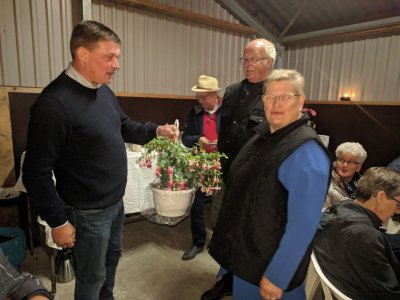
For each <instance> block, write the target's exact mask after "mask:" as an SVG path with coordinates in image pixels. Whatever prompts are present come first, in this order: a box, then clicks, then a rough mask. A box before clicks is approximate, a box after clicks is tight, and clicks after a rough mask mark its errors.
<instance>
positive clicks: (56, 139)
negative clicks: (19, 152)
mask: <svg viewBox="0 0 400 300" xmlns="http://www.w3.org/2000/svg"><path fill="white" fill-rule="evenodd" d="M156 129H157V126H156V125H154V124H140V123H137V122H133V121H132V120H130V119H129V118H128V117H127V116H126V115H125V114H124V113H123V111H122V110H121V108H120V107H119V105H118V100H117V98H116V96H115V95H114V93H113V92H112V90H111V89H110V88H109V87H108V86H106V85H102V86H101V87H100V88H99V89H89V88H86V87H84V86H83V85H81V84H79V83H78V82H76V81H75V80H73V79H71V78H70V77H68V76H67V75H65V73H64V72H63V73H62V74H61V75H60V76H59V77H58V78H56V79H55V80H54V81H53V82H51V83H50V84H49V85H48V86H47V87H46V88H45V89H44V90H43V92H42V93H41V94H40V96H39V97H38V99H37V101H36V102H35V103H34V105H33V106H32V108H31V116H30V121H29V127H28V142H27V152H26V156H25V162H24V165H23V182H24V184H25V187H26V189H27V191H28V194H29V197H30V199H31V201H32V204H33V206H34V207H35V209H36V210H37V211H38V213H39V215H40V216H41V218H42V219H44V220H45V221H46V222H47V223H48V224H49V225H50V226H51V227H56V226H59V225H62V224H64V223H65V222H66V221H67V219H66V217H65V214H64V205H65V204H67V205H71V206H74V207H77V208H79V209H83V210H87V209H101V208H105V207H108V206H110V205H112V204H114V203H116V202H117V201H120V200H121V199H122V197H123V195H124V192H125V185H126V180H127V158H126V152H125V145H124V141H125V142H129V143H136V144H144V143H146V142H148V141H150V140H151V139H152V138H154V137H155V136H156ZM52 171H54V175H55V178H56V186H54V183H53V180H52Z"/></svg>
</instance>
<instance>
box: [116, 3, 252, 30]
mask: <svg viewBox="0 0 400 300" xmlns="http://www.w3.org/2000/svg"><path fill="white" fill-rule="evenodd" d="M113 2H115V3H118V4H124V5H129V6H133V7H136V8H139V9H145V10H148V11H152V12H155V13H159V14H163V15H166V16H170V17H173V18H176V19H183V20H185V21H189V22H194V23H199V24H203V25H207V26H211V27H216V28H220V29H224V30H228V31H233V32H236V33H244V34H249V35H250V34H255V33H256V30H255V29H253V28H251V27H249V26H245V25H242V24H236V23H231V22H228V21H224V20H220V19H217V18H212V17H209V16H205V15H202V14H198V13H194V12H191V11H188V10H184V9H180V8H176V7H173V6H169V5H166V4H160V3H156V2H153V1H148V0H113Z"/></svg>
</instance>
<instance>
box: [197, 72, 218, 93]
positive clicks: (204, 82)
mask: <svg viewBox="0 0 400 300" xmlns="http://www.w3.org/2000/svg"><path fill="white" fill-rule="evenodd" d="M219 90H221V88H220V87H218V79H217V78H214V77H210V76H207V75H200V76H199V79H197V84H196V85H195V86H194V87H192V91H193V92H217V91H219Z"/></svg>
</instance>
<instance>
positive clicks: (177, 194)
mask: <svg viewBox="0 0 400 300" xmlns="http://www.w3.org/2000/svg"><path fill="white" fill-rule="evenodd" d="M150 188H151V190H152V191H153V201H154V205H155V208H156V211H157V213H158V214H159V215H161V216H164V217H181V216H184V215H185V214H186V213H187V212H188V210H189V208H190V206H191V204H192V200H193V195H194V192H195V190H196V189H194V188H193V189H190V190H182V191H168V190H160V189H157V188H154V187H153V186H150Z"/></svg>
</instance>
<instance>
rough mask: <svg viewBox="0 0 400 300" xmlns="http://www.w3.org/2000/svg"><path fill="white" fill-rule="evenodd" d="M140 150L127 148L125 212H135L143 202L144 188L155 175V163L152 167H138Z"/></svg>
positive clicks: (139, 209)
mask: <svg viewBox="0 0 400 300" xmlns="http://www.w3.org/2000/svg"><path fill="white" fill-rule="evenodd" d="M140 155H141V152H133V151H128V150H127V157H128V180H127V183H126V188H125V195H124V198H123V200H124V206H125V214H131V213H137V212H140V211H141V210H142V208H143V207H144V204H145V196H144V195H145V190H146V188H147V186H148V185H149V184H150V183H151V182H153V180H154V177H155V165H154V164H153V166H152V168H151V169H149V168H140V167H139V165H138V164H137V162H136V161H137V159H138V158H139V157H140Z"/></svg>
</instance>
